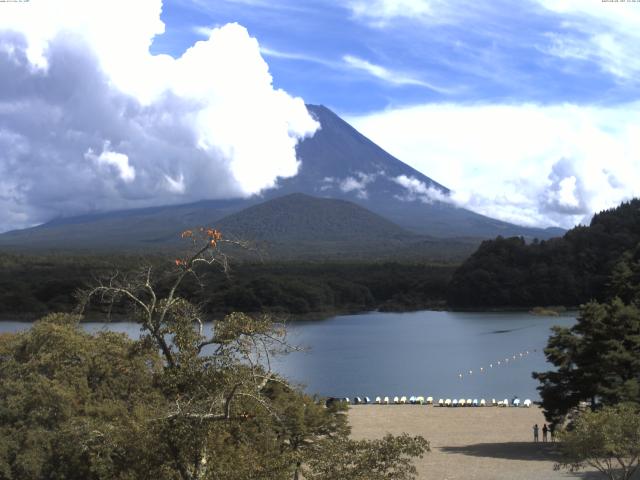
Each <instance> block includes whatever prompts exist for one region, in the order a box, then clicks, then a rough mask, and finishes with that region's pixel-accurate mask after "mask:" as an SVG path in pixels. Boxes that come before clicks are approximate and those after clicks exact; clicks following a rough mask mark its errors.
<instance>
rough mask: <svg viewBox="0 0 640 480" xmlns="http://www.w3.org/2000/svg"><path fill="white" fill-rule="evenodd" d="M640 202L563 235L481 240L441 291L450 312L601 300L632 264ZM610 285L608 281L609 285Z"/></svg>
mask: <svg viewBox="0 0 640 480" xmlns="http://www.w3.org/2000/svg"><path fill="white" fill-rule="evenodd" d="M639 242H640V200H638V199H635V200H632V201H630V202H625V203H623V204H621V205H620V206H618V207H616V208H613V209H610V210H605V211H603V212H600V213H598V214H596V215H595V216H594V217H593V219H592V221H591V223H590V225H589V226H578V227H575V228H573V229H572V230H570V231H569V232H567V233H566V234H565V235H564V236H563V237H559V238H554V239H551V240H547V241H533V242H531V243H527V242H525V241H524V239H522V238H519V237H512V238H502V237H498V238H496V239H495V240H488V241H485V242H483V243H482V244H481V245H480V247H479V248H478V250H477V251H476V252H475V253H474V254H473V255H471V256H470V257H469V258H468V259H467V260H466V261H465V262H464V263H463V264H462V265H461V266H460V268H458V269H457V270H456V272H455V274H454V275H453V277H452V280H451V283H450V284H449V286H448V289H447V303H448V305H449V306H451V307H453V308H494V307H502V308H504V307H516V308H531V307H534V306H545V305H564V306H577V305H582V304H584V303H586V302H589V301H591V300H597V301H602V300H604V299H606V298H607V297H608V296H609V295H610V294H611V292H613V291H614V290H615V291H617V290H616V288H614V287H615V285H614V284H613V283H615V282H618V283H620V282H622V283H624V282H625V281H627V280H629V279H628V278H627V277H628V276H629V275H631V273H630V271H631V269H632V266H633V264H634V263H636V262H637V261H638V244H639ZM612 282H613V283H612Z"/></svg>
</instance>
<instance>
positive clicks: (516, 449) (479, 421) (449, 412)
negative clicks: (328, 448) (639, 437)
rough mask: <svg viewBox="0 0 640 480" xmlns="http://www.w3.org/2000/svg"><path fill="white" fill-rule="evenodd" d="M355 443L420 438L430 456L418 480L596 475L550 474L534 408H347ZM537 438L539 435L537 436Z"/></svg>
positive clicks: (550, 450)
mask: <svg viewBox="0 0 640 480" xmlns="http://www.w3.org/2000/svg"><path fill="white" fill-rule="evenodd" d="M349 421H350V423H351V426H352V428H353V432H352V436H353V437H354V438H358V439H359V438H367V439H372V438H379V437H382V436H383V435H384V434H386V433H392V434H396V435H397V434H401V433H403V432H407V433H409V434H410V435H422V436H423V437H425V438H426V439H427V440H429V441H430V442H431V452H430V453H428V454H426V455H425V456H424V458H423V459H421V460H418V461H417V462H416V466H417V467H418V471H419V472H420V476H419V478H420V479H433V480H485V479H486V480H547V479H554V480H555V479H565V480H566V479H576V478H579V479H589V480H592V479H593V480H595V479H598V478H601V477H600V474H597V472H591V473H589V472H582V473H580V474H571V473H568V472H565V471H559V472H557V471H554V469H553V466H554V463H555V461H554V459H555V458H557V453H556V451H555V448H554V445H553V444H550V443H549V444H543V443H538V444H534V443H533V442H532V440H533V431H532V427H533V425H534V424H535V423H537V424H538V425H539V426H540V429H542V425H543V423H544V422H545V420H544V417H543V415H542V411H541V410H540V409H539V408H537V407H534V408H497V407H485V408H482V407H479V408H439V407H431V406H429V407H426V406H418V405H359V406H352V407H351V408H350V411H349ZM540 438H542V431H541V432H540Z"/></svg>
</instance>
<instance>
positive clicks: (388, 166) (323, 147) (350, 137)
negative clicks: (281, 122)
mask: <svg viewBox="0 0 640 480" xmlns="http://www.w3.org/2000/svg"><path fill="white" fill-rule="evenodd" d="M308 109H309V111H310V113H311V114H312V115H314V116H315V117H316V118H317V119H318V121H319V122H320V124H321V129H320V130H319V131H318V132H317V133H316V134H315V135H314V136H313V137H311V138H307V139H305V140H304V141H302V142H301V143H300V144H299V145H298V147H297V151H298V157H299V158H300V160H301V167H300V171H299V173H298V174H297V175H296V176H295V177H292V178H288V179H280V181H279V185H278V187H277V188H273V189H271V190H268V191H266V192H263V193H262V195H260V196H254V197H252V198H250V199H232V200H206V201H201V202H196V203H192V204H188V205H178V206H163V207H154V208H146V209H136V210H126V211H117V212H109V213H99V214H94V215H84V216H80V217H74V218H66V219H58V220H55V221H52V222H49V223H47V224H45V225H41V226H39V227H35V228H30V229H25V230H21V231H15V232H8V233H5V234H3V235H0V248H14V249H23V250H24V249H30V248H40V249H43V248H44V249H46V248H50V249H86V250H91V249H95V248H99V249H118V248H131V247H136V248H149V247H152V248H163V247H171V246H172V245H173V242H174V239H175V238H176V236H177V235H178V234H179V232H180V231H182V230H184V229H187V228H191V227H194V226H197V225H212V224H214V223H215V222H216V221H220V220H221V219H222V218H223V217H227V216H228V215H230V214H232V213H235V212H239V211H240V210H243V209H246V208H248V207H250V206H252V205H257V204H259V203H261V202H264V201H265V200H267V201H268V200H274V199H276V198H278V197H282V196H284V195H286V194H291V193H304V194H307V195H312V196H316V197H326V198H334V199H342V200H348V201H351V202H355V203H357V204H358V205H360V206H362V207H364V208H366V209H368V210H370V211H371V212H374V213H376V214H378V215H381V216H382V217H384V218H386V219H387V220H388V221H390V222H393V223H395V224H396V225H397V226H400V227H402V228H403V229H405V230H408V231H410V232H412V233H414V234H420V235H427V236H429V237H438V238H451V237H467V238H474V239H476V240H477V239H481V238H493V237H495V236H498V235H502V236H505V237H507V236H513V235H518V236H519V235H521V236H524V237H527V238H534V237H537V238H540V239H545V238H550V237H552V236H557V235H560V234H562V233H563V231H562V230H560V229H546V230H544V229H534V228H525V227H520V226H517V225H512V224H509V223H506V222H501V221H499V220H494V219H491V218H488V217H485V216H482V215H478V214H476V213H474V212H471V211H469V210H465V209H462V208H456V207H454V206H453V205H451V204H450V203H448V202H446V201H437V200H433V201H432V202H431V203H425V201H423V200H425V195H426V193H428V194H430V195H432V196H435V197H437V198H440V199H446V195H447V194H448V192H449V190H448V189H447V188H446V187H445V186H443V185H440V184H439V183H437V182H435V181H434V180H432V179H431V178H429V177H427V176H425V175H423V174H422V173H420V172H418V171H417V170H415V169H413V168H411V167H409V166H408V165H406V164H404V163H403V162H401V161H400V160H398V159H396V158H395V157H393V156H392V155H390V154H388V153H387V152H385V151H384V150H383V149H381V148H380V147H378V146H377V145H376V144H374V143H373V142H371V141H370V140H369V139H367V138H366V137H364V136H363V135H361V134H360V133H358V132H357V131H356V130H355V129H354V128H352V127H351V126H350V125H349V124H348V123H346V122H345V121H344V120H342V119H341V118H340V117H338V116H337V115H335V114H334V113H333V112H331V111H330V110H329V109H327V108H326V107H323V106H316V105H308ZM401 180H404V181H405V183H404V186H403V185H402V181H401ZM406 181H410V182H412V183H411V184H412V185H414V186H415V185H417V186H419V187H420V188H422V189H423V190H422V194H420V195H417V194H416V192H413V193H412V192H411V191H410V190H408V189H407V185H408V184H407V183H406ZM425 192H426V193H425ZM335 205H336V204H334V207H335ZM281 207H282V208H285V207H286V208H288V209H292V211H291V215H294V216H295V213H294V212H295V207H296V204H295V202H289V203H286V204H282V205H281ZM343 207H344V205H343ZM344 208H347V207H344ZM348 208H352V207H348ZM283 215H284V213H283ZM312 215H313V216H317V215H319V213H313V214H312ZM303 217H304V216H303V215H297V217H296V218H297V222H299V227H298V228H297V231H296V235H295V236H299V237H300V238H303V237H305V235H306V236H307V237H311V236H314V235H316V234H317V233H318V232H317V231H316V230H314V228H315V225H314V224H313V222H309V221H307V220H308V219H306V218H303ZM245 218H246V217H245ZM228 221H229V222H231V219H229V220H228ZM238 221H239V220H237V219H236V220H235V222H238ZM243 221H246V222H248V223H247V224H246V225H245V227H246V228H248V227H249V226H250V223H251V222H249V221H248V220H243ZM256 221H259V219H257V218H255V217H254V218H253V220H252V222H256ZM229 226H230V227H233V228H236V227H238V228H240V225H239V224H237V223H236V224H232V223H229ZM245 227H243V228H245ZM360 227H361V225H355V224H351V223H349V224H346V225H343V228H342V229H341V230H340V235H342V236H343V237H344V238H343V240H344V241H347V242H349V241H351V242H353V241H355V239H356V238H360V239H361V240H364V239H366V235H365V236H363V235H362V234H360V233H358V232H359V229H360ZM246 228H245V232H247V233H250V230H247V229H246ZM305 229H306V230H308V231H307V233H303V232H302V230H305ZM271 231H274V232H275V231H277V230H276V229H275V226H272V230H271ZM254 233H255V232H254ZM263 233H264V232H263ZM252 235H253V234H252ZM254 238H256V239H257V238H258V235H257V234H256V235H255V236H254ZM349 238H350V239H352V240H348V239H349ZM263 240H264V239H263ZM274 240H275V239H274ZM428 242H430V245H432V246H433V245H435V243H433V240H432V239H429V240H428ZM436 243H437V242H436ZM465 243H468V242H465ZM434 248H435V247H434Z"/></svg>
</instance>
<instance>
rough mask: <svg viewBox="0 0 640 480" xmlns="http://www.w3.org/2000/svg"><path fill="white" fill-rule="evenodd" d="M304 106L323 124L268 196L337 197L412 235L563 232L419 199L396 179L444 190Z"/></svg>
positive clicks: (320, 110) (328, 114) (320, 109)
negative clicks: (290, 171) (294, 168)
mask: <svg viewBox="0 0 640 480" xmlns="http://www.w3.org/2000/svg"><path fill="white" fill-rule="evenodd" d="M307 109H308V110H309V112H310V113H311V114H312V115H313V116H314V117H315V118H316V119H317V120H318V121H319V122H320V124H321V127H322V128H321V129H320V130H319V131H318V132H316V134H315V135H314V136H313V137H311V138H307V139H305V140H304V141H303V142H301V143H300V144H299V145H298V149H297V150H298V157H299V158H300V159H301V160H302V164H301V167H300V170H299V172H298V174H297V175H296V176H295V177H292V178H288V179H284V180H281V181H280V187H279V189H278V191H274V192H271V193H269V192H267V193H266V195H267V196H269V195H282V194H283V193H294V192H303V193H307V194H309V195H314V196H323V197H331V198H342V199H345V200H349V201H352V202H355V203H357V204H359V205H362V206H363V207H365V208H367V209H369V210H371V211H372V212H375V213H378V214H380V215H382V216H383V217H385V218H388V219H389V220H391V221H393V222H394V223H396V224H398V225H400V226H401V227H403V228H406V229H408V230H411V231H413V232H415V233H420V234H424V235H429V236H433V237H441V238H446V237H476V238H492V237H496V236H498V235H503V236H513V235H518V236H519V235H522V236H524V237H527V238H544V239H546V238H551V237H554V236H558V235H562V234H563V233H564V231H563V230H561V229H556V228H551V229H540V228H526V227H522V226H518V225H513V224H510V223H507V222H503V221H500V220H495V219H492V218H489V217H486V216H484V215H479V214H477V213H474V212H472V211H470V210H466V209H464V208H459V207H456V206H454V205H452V204H451V203H448V202H442V201H438V200H437V199H427V198H425V197H424V196H422V198H419V197H420V196H416V195H415V194H412V193H411V192H410V191H409V190H407V189H406V188H405V187H403V186H402V185H401V184H400V183H399V182H398V179H399V178H400V177H406V178H410V179H412V180H414V181H417V182H420V183H421V184H422V185H423V186H424V188H427V189H432V190H433V191H434V192H440V194H441V195H440V196H441V197H444V198H446V195H447V194H448V193H449V188H447V187H446V186H443V185H441V184H440V183H438V182H437V181H435V180H434V179H432V178H430V177H428V176H427V175H425V174H424V173H422V172H419V171H417V170H416V169H414V168H412V167H410V166H409V165H407V164H405V163H404V162H402V161H400V160H398V159H397V158H395V157H394V156H393V155H390V154H389V153H388V152H386V151H385V150H383V149H382V148H380V147H379V146H378V145H376V144H375V143H374V142H372V141H371V140H370V139H368V138H367V137H365V136H364V135H362V134H361V133H360V132H358V131H357V130H356V129H354V128H353V127H352V126H351V125H349V124H348V123H347V122H345V121H344V120H343V119H342V118H340V117H339V116H338V115H336V114H335V113H334V112H332V111H331V110H329V109H328V108H326V107H324V106H322V105H307ZM425 155H427V156H428V152H425ZM427 173H428V172H427ZM452 187H454V188H455V185H452Z"/></svg>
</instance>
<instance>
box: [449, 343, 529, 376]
mask: <svg viewBox="0 0 640 480" xmlns="http://www.w3.org/2000/svg"><path fill="white" fill-rule="evenodd" d="M537 351H538V349H536V348H534V349H531V350H525V351H523V352H518V353H514V354H513V355H511V356H507V357H505V358H501V359H500V360H497V361H495V362H492V363H489V367H488V368H486V367H484V366H482V367H479V368H478V369H476V370H475V372H479V373H481V374H482V373H486V372H488V371H489V370H492V369H496V368H498V367H502V366H505V365H508V364H509V361H512V362H513V361H516V360H520V359H522V358H525V357H527V356H529V354H530V353H531V352H534V353H535V352H537ZM466 372H468V373H466ZM473 373H474V370H472V369H471V370H465V373H463V372H460V373H458V378H459V379H460V380H462V379H463V378H464V376H465V375H468V376H470V375H473Z"/></svg>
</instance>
